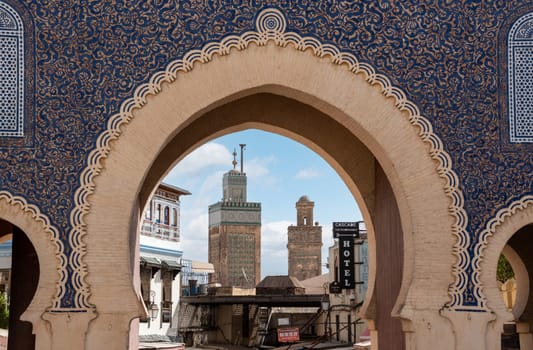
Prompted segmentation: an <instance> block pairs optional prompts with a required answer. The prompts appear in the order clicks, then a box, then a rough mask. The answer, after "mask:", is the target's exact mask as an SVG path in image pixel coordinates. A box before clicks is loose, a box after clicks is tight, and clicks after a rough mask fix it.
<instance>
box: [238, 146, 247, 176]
mask: <svg viewBox="0 0 533 350" xmlns="http://www.w3.org/2000/svg"><path fill="white" fill-rule="evenodd" d="M239 146H241V174H244V147H246V144H244V143H240V144H239Z"/></svg>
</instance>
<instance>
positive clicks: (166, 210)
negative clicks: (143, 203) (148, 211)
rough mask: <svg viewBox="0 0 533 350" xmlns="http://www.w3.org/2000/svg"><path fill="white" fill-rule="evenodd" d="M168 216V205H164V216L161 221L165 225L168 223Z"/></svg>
mask: <svg viewBox="0 0 533 350" xmlns="http://www.w3.org/2000/svg"><path fill="white" fill-rule="evenodd" d="M169 216H170V209H168V207H165V217H164V221H163V223H164V224H165V225H168V224H169V222H168V220H169Z"/></svg>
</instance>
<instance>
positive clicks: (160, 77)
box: [69, 8, 479, 309]
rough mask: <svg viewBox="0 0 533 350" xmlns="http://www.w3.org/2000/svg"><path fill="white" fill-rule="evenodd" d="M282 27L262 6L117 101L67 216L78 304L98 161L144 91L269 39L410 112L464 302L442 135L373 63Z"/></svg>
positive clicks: (459, 239) (459, 227)
mask: <svg viewBox="0 0 533 350" xmlns="http://www.w3.org/2000/svg"><path fill="white" fill-rule="evenodd" d="M286 26H287V21H286V18H285V15H284V14H283V13H282V12H281V11H279V10H278V9H275V8H267V9H264V10H262V11H261V12H260V13H259V14H258V16H257V18H256V30H255V31H249V32H245V33H243V34H242V35H240V36H237V35H230V36H227V37H225V38H223V39H222V40H221V41H220V42H212V43H208V44H206V45H205V46H204V47H203V48H202V49H200V50H192V51H190V52H188V53H187V54H185V55H184V57H183V58H182V59H177V60H175V61H173V62H171V63H170V64H168V66H167V67H166V69H165V70H164V71H160V72H157V73H155V74H154V75H153V76H152V77H151V78H150V80H149V82H147V83H145V84H142V85H140V86H139V87H138V88H137V89H136V90H135V92H134V94H133V97H131V98H129V99H127V100H125V101H124V102H123V103H122V105H121V106H120V111H119V112H118V113H117V114H115V115H113V116H112V117H111V118H110V119H109V121H108V123H107V129H106V130H105V131H104V132H103V133H102V134H101V135H100V136H99V137H98V139H97V141H96V147H95V149H94V150H93V151H91V153H90V154H89V156H88V158H87V167H86V168H85V169H84V170H83V172H82V173H81V177H80V184H81V185H80V187H79V188H78V189H77V191H76V193H75V198H74V199H75V203H76V207H75V208H74V209H73V211H72V213H71V216H70V221H71V226H72V230H71V232H70V235H69V237H70V241H69V244H71V245H72V249H73V253H72V256H71V257H70V262H71V263H72V265H73V268H74V274H75V276H73V280H75V281H78V282H79V283H80V284H79V285H78V288H79V289H77V291H79V292H80V293H81V294H79V297H78V298H77V300H76V302H77V303H78V307H86V308H89V307H90V304H89V302H88V299H87V298H88V296H89V294H88V293H82V291H88V287H87V286H86V285H85V283H86V282H85V281H84V278H83V276H82V275H81V274H82V272H84V271H85V269H86V268H85V265H84V263H83V255H84V254H85V245H84V243H83V236H84V235H85V234H86V223H85V216H86V215H87V213H88V212H89V209H90V204H89V202H88V197H89V196H90V195H91V194H92V193H94V191H95V182H94V179H95V177H97V176H98V175H99V174H100V172H101V170H102V168H103V165H102V161H103V160H104V159H105V158H107V156H108V154H109V152H110V151H111V147H110V145H111V142H112V141H114V140H116V139H118V138H119V137H120V135H121V133H122V131H121V128H122V126H124V125H126V124H128V123H129V122H130V121H131V120H132V119H133V112H134V111H135V110H136V109H140V108H142V107H143V106H144V105H145V104H146V101H147V97H148V96H150V95H157V94H158V93H160V92H161V89H162V85H163V83H173V82H174V81H175V80H176V79H177V76H178V73H187V72H190V71H192V70H193V69H194V67H195V65H198V64H206V63H208V62H210V61H211V60H212V59H213V57H214V56H215V55H218V56H226V55H229V54H230V53H231V51H232V50H237V51H242V50H246V48H247V47H248V46H249V45H250V44H255V45H257V46H265V45H266V44H267V43H269V42H273V43H274V44H275V45H277V46H279V47H287V46H289V45H291V46H292V47H294V48H295V49H296V50H299V51H305V50H310V51H311V52H313V54H314V55H315V56H316V57H317V58H328V59H329V60H330V62H331V64H335V65H345V66H346V67H347V72H348V73H351V74H361V75H363V76H364V78H365V79H366V81H367V82H368V84H370V85H378V86H379V87H380V89H381V91H382V93H383V95H385V96H386V97H387V98H392V99H394V102H395V105H396V107H397V108H398V109H399V110H401V111H406V112H407V113H408V116H409V117H408V119H409V122H410V124H412V125H413V126H414V127H417V128H418V135H419V137H420V138H421V140H422V141H423V142H425V143H426V144H428V145H429V147H430V150H429V154H430V156H431V158H432V159H434V160H435V161H436V162H437V164H438V165H437V172H438V174H439V176H440V177H441V178H443V179H444V180H445V185H444V191H445V193H446V195H447V196H448V198H449V199H450V205H449V210H450V215H452V217H453V218H454V219H455V220H454V224H453V228H452V230H453V234H454V235H455V237H456V244H455V246H454V255H456V257H457V263H456V264H455V265H454V266H453V267H452V270H453V274H454V276H455V283H454V284H453V285H452V286H450V289H449V294H450V298H451V301H450V303H449V305H448V306H449V307H452V308H454V307H457V306H460V305H462V304H463V291H464V290H465V288H466V286H467V282H468V281H469V276H468V274H467V272H466V270H467V268H468V266H469V265H470V256H469V254H468V252H467V248H468V246H469V244H470V236H469V234H468V232H467V224H468V217H467V214H466V211H465V210H464V198H463V194H462V191H461V190H460V189H459V179H458V176H457V174H456V173H455V172H454V171H453V170H452V161H451V158H450V156H449V155H448V154H447V152H445V151H444V148H443V143H442V141H441V139H440V138H439V137H438V136H437V135H436V134H435V133H434V132H433V127H432V125H431V123H430V122H429V120H428V119H427V118H425V117H423V116H422V115H420V111H419V109H418V107H417V106H416V105H415V104H414V103H413V102H411V101H410V100H408V99H407V97H406V94H405V93H404V92H403V91H402V90H401V89H399V88H398V87H395V86H393V85H392V84H391V82H390V80H389V79H388V78H387V77H386V76H384V75H382V74H379V73H377V72H376V71H375V69H374V68H373V67H372V66H371V65H369V64H367V63H364V62H360V61H359V60H358V59H357V57H355V56H354V55H353V54H351V53H348V52H343V51H340V50H339V49H338V48H337V47H336V46H334V45H330V44H323V43H322V42H320V41H319V40H318V39H316V38H314V37H302V36H300V35H299V34H297V33H294V32H286V31H285V30H286ZM478 309H479V308H478Z"/></svg>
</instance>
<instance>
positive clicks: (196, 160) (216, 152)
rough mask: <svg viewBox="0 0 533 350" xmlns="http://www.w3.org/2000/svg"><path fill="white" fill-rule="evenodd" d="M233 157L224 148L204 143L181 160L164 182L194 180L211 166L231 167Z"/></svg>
mask: <svg viewBox="0 0 533 350" xmlns="http://www.w3.org/2000/svg"><path fill="white" fill-rule="evenodd" d="M232 159H233V155H232V154H231V152H230V151H229V150H228V149H227V148H226V147H225V146H224V145H221V144H218V143H215V142H210V143H206V144H204V145H202V146H200V147H198V148H197V149H195V150H194V151H193V152H191V153H189V154H188V155H187V156H186V157H185V158H183V159H182V160H181V161H180V162H179V163H178V164H177V165H176V166H175V167H174V168H173V169H172V170H171V171H170V172H169V173H168V174H167V176H166V177H165V180H164V181H165V182H170V183H175V182H177V181H179V180H178V179H183V178H195V177H196V176H197V175H199V174H201V173H202V172H203V171H205V170H206V169H208V168H210V167H213V166H223V165H225V166H227V168H228V169H230V167H231V161H232Z"/></svg>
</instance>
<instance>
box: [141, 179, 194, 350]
mask: <svg viewBox="0 0 533 350" xmlns="http://www.w3.org/2000/svg"><path fill="white" fill-rule="evenodd" d="M184 195H190V192H188V191H186V190H184V189H182V188H179V187H175V186H172V185H169V184H165V183H161V184H160V185H159V186H158V187H157V189H156V190H155V192H154V194H153V196H152V197H151V198H150V201H149V202H148V204H147V206H146V210H145V213H144V220H143V224H142V228H141V232H140V233H141V234H140V268H139V274H140V294H141V297H142V300H143V302H144V305H145V307H146V310H147V312H148V317H146V318H144V319H141V321H140V323H139V339H140V342H141V343H143V342H146V341H150V340H154V339H155V340H159V341H164V340H173V339H175V338H176V337H177V330H178V324H177V321H176V320H175V316H177V314H178V311H179V310H178V306H179V297H180V293H181V283H180V278H179V277H178V274H179V273H180V271H181V269H182V256H183V251H182V250H181V243H180V220H179V218H180V197H181V196H184Z"/></svg>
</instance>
